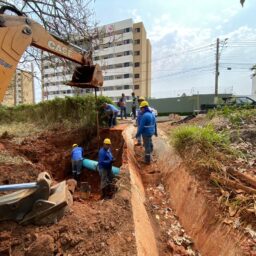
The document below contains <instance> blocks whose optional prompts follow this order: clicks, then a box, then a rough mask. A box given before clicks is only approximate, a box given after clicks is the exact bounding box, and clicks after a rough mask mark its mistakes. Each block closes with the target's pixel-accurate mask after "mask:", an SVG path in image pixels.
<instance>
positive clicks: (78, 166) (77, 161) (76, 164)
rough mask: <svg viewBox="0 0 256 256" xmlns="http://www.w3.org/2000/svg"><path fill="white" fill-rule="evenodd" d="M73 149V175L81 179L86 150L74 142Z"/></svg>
mask: <svg viewBox="0 0 256 256" xmlns="http://www.w3.org/2000/svg"><path fill="white" fill-rule="evenodd" d="M72 148H73V149H72V151H71V163H72V175H73V178H74V179H77V180H78V179H79V178H80V174H81V170H82V165H83V154H84V150H83V148H82V147H79V146H78V145H77V144H73V146H72Z"/></svg>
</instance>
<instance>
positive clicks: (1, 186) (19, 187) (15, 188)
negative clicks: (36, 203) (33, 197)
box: [0, 182, 38, 191]
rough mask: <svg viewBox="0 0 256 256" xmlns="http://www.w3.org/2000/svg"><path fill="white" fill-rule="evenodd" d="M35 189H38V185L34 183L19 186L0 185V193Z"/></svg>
mask: <svg viewBox="0 0 256 256" xmlns="http://www.w3.org/2000/svg"><path fill="white" fill-rule="evenodd" d="M37 187H38V185H37V183H36V182H31V183H21V184H10V185H0V191H10V190H19V189H30V188H37Z"/></svg>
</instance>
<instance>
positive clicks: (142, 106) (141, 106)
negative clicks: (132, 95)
mask: <svg viewBox="0 0 256 256" xmlns="http://www.w3.org/2000/svg"><path fill="white" fill-rule="evenodd" d="M148 106H149V105H148V102H147V101H145V100H144V101H142V102H141V103H140V108H144V107H148Z"/></svg>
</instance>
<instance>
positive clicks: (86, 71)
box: [0, 14, 103, 102]
mask: <svg viewBox="0 0 256 256" xmlns="http://www.w3.org/2000/svg"><path fill="white" fill-rule="evenodd" d="M30 45H31V46H34V47H36V48H39V49H42V50H43V51H47V52H50V53H52V54H54V55H57V56H59V57H62V58H65V59H67V60H70V61H73V62H75V63H77V64H80V65H81V66H79V67H77V68H76V70H75V72H74V75H73V78H72V81H71V82H70V83H68V84H69V85H71V86H77V87H81V88H96V87H100V86H102V85H103V76H102V72H101V70H100V67H99V65H97V64H96V65H93V63H92V59H91V56H90V54H87V55H85V54H81V53H80V52H78V51H76V50H75V48H73V47H71V46H70V45H69V44H67V43H64V42H63V41H61V40H59V39H57V38H56V37H54V36H52V35H51V34H49V33H48V32H47V31H46V30H45V29H44V27H43V26H41V25H40V24H39V23H37V22H35V21H33V20H31V19H29V18H28V17H26V16H14V15H5V14H0V102H2V100H3V98H4V95H5V92H6V90H7V87H8V85H9V84H10V81H11V79H12V76H13V74H14V72H15V70H16V67H17V64H18V62H19V61H20V58H21V56H22V55H23V53H24V52H25V50H26V49H27V47H28V46H30Z"/></svg>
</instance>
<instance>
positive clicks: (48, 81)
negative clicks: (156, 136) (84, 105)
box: [42, 19, 151, 101]
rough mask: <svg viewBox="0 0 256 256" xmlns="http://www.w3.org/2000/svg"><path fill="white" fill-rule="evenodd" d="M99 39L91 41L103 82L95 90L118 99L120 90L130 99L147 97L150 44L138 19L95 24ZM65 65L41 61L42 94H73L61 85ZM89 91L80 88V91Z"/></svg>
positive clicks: (149, 86)
mask: <svg viewBox="0 0 256 256" xmlns="http://www.w3.org/2000/svg"><path fill="white" fill-rule="evenodd" d="M98 30H99V31H100V33H99V34H101V36H100V39H99V40H98V41H97V40H96V42H95V47H94V52H93V61H94V63H97V64H99V65H100V66H101V69H102V71H103V76H104V85H103V88H102V89H101V91H100V92H98V94H102V95H104V96H108V97H110V98H112V100H113V101H118V100H119V99H120V97H121V94H122V93H125V95H126V96H127V100H131V93H132V92H133V91H134V92H135V94H136V95H137V96H144V97H147V98H149V97H151V44H150V41H149V39H147V34H146V30H145V28H144V25H143V23H142V22H139V23H133V20H132V19H127V20H122V21H118V22H115V23H112V24H108V25H104V26H102V27H99V28H98ZM63 73H65V68H64V67H63V66H62V67H58V68H57V69H56V68H54V67H51V65H50V63H49V61H48V62H47V60H44V61H43V72H42V82H43V85H44V86H43V88H44V91H43V95H44V96H43V98H44V99H45V100H47V99H53V98H55V97H65V96H72V95H74V94H77V91H75V89H74V88H72V87H69V86H67V85H65V82H66V81H69V80H71V77H72V74H68V75H65V76H64V75H63ZM87 92H90V90H88V89H81V90H80V94H85V93H87Z"/></svg>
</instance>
